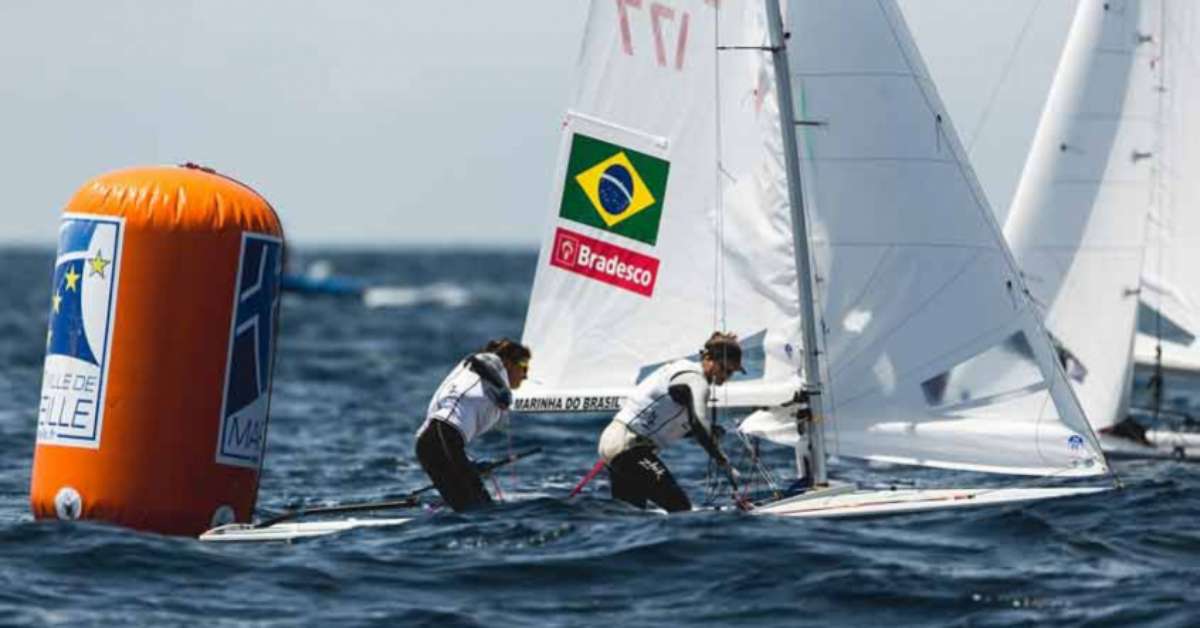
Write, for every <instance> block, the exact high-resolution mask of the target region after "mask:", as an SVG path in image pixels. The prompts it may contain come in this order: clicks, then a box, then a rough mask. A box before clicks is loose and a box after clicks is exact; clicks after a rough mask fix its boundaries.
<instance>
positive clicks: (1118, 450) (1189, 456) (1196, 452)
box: [1100, 430, 1200, 462]
mask: <svg viewBox="0 0 1200 628" xmlns="http://www.w3.org/2000/svg"><path fill="white" fill-rule="evenodd" d="M1146 439H1147V440H1149V441H1150V443H1151V446H1146V445H1143V444H1140V443H1136V442H1134V441H1131V440H1129V439H1127V438H1119V437H1116V436H1110V435H1102V436H1101V437H1100V446H1101V447H1103V448H1104V453H1105V454H1107V455H1108V456H1109V457H1110V458H1121V459H1126V460H1183V461H1187V462H1200V434H1196V433H1189V432H1172V431H1169V430H1149V431H1147V432H1146Z"/></svg>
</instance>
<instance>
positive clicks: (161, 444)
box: [30, 164, 284, 535]
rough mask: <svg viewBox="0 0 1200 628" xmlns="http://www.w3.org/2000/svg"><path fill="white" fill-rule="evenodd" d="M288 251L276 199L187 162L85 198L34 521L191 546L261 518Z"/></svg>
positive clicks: (60, 264)
mask: <svg viewBox="0 0 1200 628" xmlns="http://www.w3.org/2000/svg"><path fill="white" fill-rule="evenodd" d="M283 246H284V245H283V230H282V228H281V226H280V223H279V218H278V216H277V215H276V214H275V210H274V209H272V207H271V205H270V204H269V203H267V201H266V200H264V199H263V198H262V197H261V196H259V195H258V194H257V193H256V192H254V191H253V190H251V189H250V188H249V187H247V186H245V185H243V184H241V183H238V182H237V181H234V180H232V179H229V178H227V177H224V176H221V175H219V174H216V173H214V172H213V171H211V170H207V169H203V168H198V167H195V166H191V165H190V164H189V165H188V166H185V167H152V168H134V169H129V170H122V171H118V172H112V173H109V174H105V175H102V176H99V177H96V178H95V179H92V180H91V181H89V182H87V183H86V184H85V185H84V186H83V187H82V188H81V189H80V190H79V191H78V192H77V193H76V194H75V196H74V197H73V198H72V199H71V201H70V202H69V203H68V204H67V207H66V209H65V211H64V214H63V217H62V225H61V227H60V228H59V238H58V255H57V258H56V260H55V263H54V281H53V285H52V289H53V293H52V295H51V300H50V317H49V318H50V323H49V330H48V331H47V334H46V362H45V370H44V373H43V379H42V394H41V401H40V404H39V408H38V424H37V446H36V448H35V450H34V457H33V478H32V483H31V486H30V501H31V503H32V507H33V513H34V516H35V517H37V518H39V519H44V518H55V517H57V518H60V519H96V520H102V521H109V522H112V523H117V524H120V525H124V526H129V527H133V528H137V529H142V530H151V531H155V532H161V533H164V534H188V535H195V534H199V533H200V532H203V531H204V530H206V529H208V528H209V527H211V526H213V525H215V524H220V523H226V522H230V521H249V520H250V516H251V513H252V512H253V510H254V503H255V499H256V497H257V492H258V476H259V471H260V469H261V467H262V459H263V452H264V448H265V444H266V435H267V418H268V408H269V405H270V398H271V372H272V366H273V362H274V349H275V334H276V329H277V327H278V325H277V321H278V310H279V285H280V273H281V270H282V262H283V253H284V251H283Z"/></svg>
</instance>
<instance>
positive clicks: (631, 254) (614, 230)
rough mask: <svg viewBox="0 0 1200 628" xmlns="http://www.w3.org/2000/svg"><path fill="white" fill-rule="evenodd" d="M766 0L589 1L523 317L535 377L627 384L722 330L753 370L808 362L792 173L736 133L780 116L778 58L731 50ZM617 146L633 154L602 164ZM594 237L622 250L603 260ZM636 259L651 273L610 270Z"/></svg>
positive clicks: (769, 373)
mask: <svg viewBox="0 0 1200 628" xmlns="http://www.w3.org/2000/svg"><path fill="white" fill-rule="evenodd" d="M756 4H757V3H740V4H737V5H733V4H731V3H720V6H721V7H722V10H721V11H720V12H719V14H718V11H717V9H716V6H717V5H718V3H716V2H711V1H701V0H695V1H688V2H671V3H650V2H636V3H635V2H623V1H613V0H605V1H600V2H594V3H592V5H591V10H590V13H589V16H588V23H587V27H586V33H585V39H584V43H583V47H582V50H581V52H580V57H579V62H578V64H577V76H578V79H577V84H576V86H575V88H574V93H573V95H572V97H571V104H570V108H569V111H568V113H567V115H566V117H565V119H564V120H563V135H562V143H561V146H560V149H559V155H560V156H559V160H558V166H557V170H556V172H555V174H554V181H555V186H554V188H553V191H552V194H551V199H550V220H549V221H548V226H547V228H546V231H545V232H544V234H543V237H542V247H541V254H540V256H539V259H538V265H537V271H536V272H537V274H536V277H535V280H534V287H533V292H532V296H531V302H530V306H529V312H528V316H527V318H526V323H525V331H524V340H525V342H527V343H529V344H530V345H531V346H532V347H533V350H534V355H535V358H534V360H533V361H532V365H531V367H532V370H531V373H530V384H527V386H530V387H531V388H537V387H542V388H562V387H603V386H608V387H612V386H630V385H632V384H634V383H635V382H637V381H638V379H639V378H640V377H641V376H642V375H644V374H645V373H647V372H648V371H649V370H650V369H651V368H652V367H653V366H654V365H657V364H661V363H663V362H666V361H669V360H673V359H677V358H679V357H685V356H695V355H696V354H697V352H698V351H699V349H700V347H701V345H702V344H703V342H704V340H706V339H707V338H708V336H709V334H711V333H712V332H713V330H714V329H725V330H729V331H733V332H736V333H737V334H738V335H739V337H740V338H741V339H742V342H743V346H744V347H745V349H746V356H747V358H748V359H747V360H746V366H747V368H748V369H749V370H750V373H749V375H748V376H745V377H743V379H751V380H754V379H766V380H769V381H777V380H785V379H788V378H794V377H795V374H796V372H797V369H798V364H799V359H800V354H799V352H798V351H797V350H796V347H797V338H798V337H799V328H800V325H799V318H798V317H799V305H798V302H799V299H798V292H797V287H796V286H797V283H796V282H797V278H796V271H795V267H794V255H793V246H792V235H791V224H790V218H789V214H788V205H787V202H786V199H787V194H786V185H785V184H784V183H783V182H782V174H781V173H782V170H781V169H780V167H779V165H778V164H772V163H769V160H766V159H765V157H766V156H769V155H770V153H768V152H767V150H768V149H767V147H764V146H763V144H762V143H761V142H757V141H753V140H752V141H750V142H744V141H742V140H741V139H740V138H741V137H742V136H743V135H749V137H752V138H756V137H762V136H764V135H773V136H774V137H778V135H779V132H778V116H777V115H775V116H763V115H762V112H763V110H764V109H768V110H769V109H770V108H771V107H773V106H774V103H773V101H772V100H771V99H769V98H763V94H762V92H761V89H762V87H763V79H764V77H769V76H770V68H766V69H765V70H764V69H763V67H762V56H763V55H761V54H760V53H758V52H755V51H736V52H730V53H728V54H726V53H721V56H720V58H718V52H717V37H718V33H719V34H720V38H721V40H722V42H723V43H724V44H725V45H731V46H761V45H763V43H764V39H763V37H764V36H763V33H764V32H765V31H764V29H763V28H762V27H761V22H756V21H755V20H761V13H762V12H761V8H758V9H757V10H755V5H756ZM718 20H719V23H718ZM718 68H719V69H718ZM756 90H760V91H757V92H756ZM718 103H720V104H718ZM718 106H720V107H721V108H722V115H721V117H720V120H719V121H718V118H717V115H716V114H717V109H718ZM763 124H766V125H774V128H773V131H772V132H771V133H764V132H762V131H760V130H759V125H763ZM779 141H780V140H778V139H776V140H775V147H774V148H775V152H774V155H776V156H777V155H779V149H778V144H779ZM585 149H587V150H585ZM592 149H595V150H592ZM618 153H624V154H626V155H627V156H628V157H629V158H630V159H631V161H630V163H629V164H628V166H629V167H628V168H626V167H625V165H624V164H623V162H621V163H618V161H619V159H618V161H612V162H606V161H605V160H606V159H608V158H610V157H612V158H615V157H616V155H617V154H618ZM593 164H596V165H601V166H603V167H601V168H600V170H595V171H589V170H588V168H591V167H592V166H593ZM613 167H615V169H613V170H612V171H611V172H608V170H609V169H610V168H613ZM622 168H624V169H625V170H627V171H628V176H627V177H626V174H625V173H623V172H622ZM662 171H665V175H663V176H662V177H661V178H664V179H665V182H664V183H663V185H661V186H656V183H655V181H654V180H653V179H654V177H655V176H656V174H655V173H661V172H662ZM597 172H599V173H600V176H599V179H596V178H595V177H593V176H592V175H595V174H596V173H597ZM606 172H607V173H608V174H607V176H606V175H605V173H606ZM634 172H637V173H638V177H634V176H633V173H634ZM623 177H625V178H627V179H628V181H629V187H630V188H631V190H630V191H629V192H630V193H629V194H628V203H629V204H628V207H626V205H625V203H626V194H625V187H624V186H625V183H623V181H624V180H625V179H623ZM635 178H641V179H644V183H645V191H646V192H647V193H649V196H646V195H642V196H639V195H638V193H637V189H641V188H638V184H637V182H636V181H635V180H634V179H635ZM601 185H604V186H607V187H606V191H604V192H603V193H602V192H601V191H599V188H598V186H601ZM593 188H595V189H593ZM593 191H594V192H595V194H594V198H595V199H596V202H594V201H593V198H591V197H589V194H591V193H592V192H593ZM651 197H653V199H654V203H653V204H651V205H649V206H647V207H646V208H645V209H641V210H639V211H637V212H635V213H633V214H630V215H628V216H627V217H625V214H624V213H622V212H633V211H634V208H637V207H638V206H639V202H638V199H641V202H642V203H644V202H647V201H648V199H650V198H651ZM604 203H609V206H610V207H609V208H611V209H614V210H616V211H615V213H613V212H609V211H607V210H606V208H605V205H604ZM654 212H658V213H657V214H656V215H654ZM648 214H649V215H651V216H650V218H655V217H656V218H657V220H652V219H651V220H648V219H647V215H648ZM613 221H616V222H613ZM639 221H640V223H641V224H638V223H639ZM610 223H612V224H610ZM635 227H636V229H635ZM584 247H587V249H588V253H587V255H586V256H584V257H582V258H581V253H580V252H581V250H582V249H583V248H584ZM597 251H600V256H601V257H603V258H604V259H605V260H614V259H615V260H617V261H616V263H615V264H613V263H612V262H610V261H605V262H596V255H597V253H596V252H597ZM581 260H582V261H581ZM597 263H600V264H608V266H605V267H604V268H600V269H597V268H596V266H595V264H597ZM622 264H627V265H632V266H634V267H636V268H637V269H651V268H652V267H653V268H654V277H653V280H652V281H647V280H648V275H647V274H646V273H642V272H638V271H636V270H635V271H631V272H632V273H633V274H636V275H637V278H636V281H633V282H632V283H633V285H626V284H628V283H629V282H623V280H622V279H621V278H620V277H615V278H614V277H613V276H612V275H610V274H606V273H608V271H609V270H610V269H616V270H617V271H618V273H617V274H619V270H620V268H621V265H622ZM627 270H628V269H627ZM523 392H525V391H523Z"/></svg>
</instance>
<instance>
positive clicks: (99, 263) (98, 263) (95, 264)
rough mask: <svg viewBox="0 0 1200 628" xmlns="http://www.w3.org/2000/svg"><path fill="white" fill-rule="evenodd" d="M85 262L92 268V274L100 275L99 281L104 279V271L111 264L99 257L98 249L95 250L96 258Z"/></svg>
mask: <svg viewBox="0 0 1200 628" xmlns="http://www.w3.org/2000/svg"><path fill="white" fill-rule="evenodd" d="M87 262H88V266H91V267H92V274H93V275H100V278H101V279H103V278H104V269H105V268H107V267H108V265H109V264H111V263H112V261H111V260H106V259H104V258H103V257H101V256H100V249H96V257H93V258H91V259H89V260H88V261H87Z"/></svg>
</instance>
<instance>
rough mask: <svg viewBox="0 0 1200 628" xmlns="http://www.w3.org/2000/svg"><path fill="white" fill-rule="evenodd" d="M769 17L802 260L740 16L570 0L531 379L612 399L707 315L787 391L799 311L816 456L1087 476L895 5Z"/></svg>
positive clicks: (1040, 342)
mask: <svg viewBox="0 0 1200 628" xmlns="http://www.w3.org/2000/svg"><path fill="white" fill-rule="evenodd" d="M787 8H788V11H787V13H788V18H789V23H790V28H789V29H788V30H789V31H790V39H788V43H787V49H788V63H789V64H790V67H791V75H790V85H787V86H785V87H786V88H788V89H791V90H792V96H793V100H794V102H795V109H796V111H795V112H794V117H795V123H796V125H797V129H798V130H799V135H800V138H799V143H798V147H797V150H798V157H799V162H800V174H801V177H800V178H801V180H802V187H803V188H804V190H803V195H804V199H805V204H806V207H804V208H803V211H804V212H806V215H807V217H808V221H809V223H810V226H811V228H812V233H811V237H810V240H809V241H807V242H802V243H801V244H806V245H807V248H809V249H810V251H811V256H812V260H813V265H814V269H815V275H814V276H812V277H806V276H800V273H798V272H797V265H796V260H797V254H798V253H799V254H800V255H804V254H806V253H805V252H804V251H799V252H798V251H797V250H796V247H795V241H794V232H795V229H796V228H797V225H794V224H793V220H792V208H791V205H790V203H789V201H788V191H789V190H788V185H787V176H786V171H785V167H784V163H785V155H784V150H785V149H784V142H783V141H782V139H781V124H782V121H783V120H791V119H792V116H791V115H787V116H781V115H780V112H779V110H778V108H777V107H775V106H774V103H775V102H776V101H775V97H776V94H775V93H774V90H775V89H776V85H775V80H774V69H773V66H772V64H771V57H770V53H769V51H768V50H765V49H764V48H765V47H766V45H767V42H768V41H769V38H768V37H767V34H766V33H767V31H766V28H765V18H764V11H763V5H762V4H760V3H758V2H744V3H734V2H715V1H713V0H694V1H675V2H669V3H667V2H643V1H641V0H617V1H603V0H602V1H599V2H593V4H592V6H591V12H590V14H589V18H588V25H587V29H586V38H585V42H584V45H583V49H582V52H581V55H580V59H579V63H578V68H577V69H578V72H577V76H578V77H579V78H578V84H577V86H576V88H575V91H574V95H573V97H572V101H571V105H570V109H569V112H568V114H567V115H566V117H565V119H564V121H563V139H562V144H561V147H560V158H559V162H558V168H557V171H556V173H555V182H556V183H555V188H554V191H553V193H552V198H551V219H550V221H549V225H548V226H547V229H546V231H545V233H544V235H543V239H542V249H541V254H540V257H539V260H538V267H537V275H536V277H535V282H534V288H533V293H532V296H531V303H530V306H529V312H528V317H527V319H526V326H525V333H524V339H525V342H527V343H528V344H530V345H531V346H532V347H533V349H534V351H535V355H536V358H535V360H534V361H533V366H532V369H533V370H532V372H531V373H530V385H532V386H531V387H538V388H540V390H542V391H553V390H555V389H563V388H574V389H589V388H590V389H610V390H621V389H627V388H628V387H631V386H632V385H634V384H635V383H636V382H637V381H638V379H639V378H640V377H641V376H643V375H644V374H646V373H647V372H649V370H650V369H652V368H653V367H654V366H655V365H657V364H661V363H663V362H666V361H668V360H672V359H676V358H679V357H684V356H694V355H695V354H696V352H697V350H698V348H699V345H700V343H701V342H702V341H703V339H704V338H706V337H707V336H708V334H709V333H711V332H712V331H713V330H714V329H725V330H730V331H734V332H736V333H738V334H739V336H740V337H741V338H742V339H743V342H744V345H745V346H746V348H747V349H748V351H747V354H748V355H750V356H755V355H757V356H758V359H757V360H756V361H752V362H751V363H750V366H751V369H750V370H751V373H750V374H749V375H748V376H747V378H746V379H749V380H751V384H750V385H753V384H754V383H778V384H780V385H793V386H798V385H799V380H800V378H799V377H798V375H800V374H802V365H803V363H804V353H803V352H804V351H805V348H804V347H803V346H802V341H801V338H802V334H801V333H800V329H801V322H802V317H806V316H815V317H816V318H817V319H819V320H818V322H819V323H820V324H819V329H820V330H821V332H822V334H821V335H822V338H821V341H820V342H821V343H822V344H823V345H824V346H822V347H817V350H818V351H820V357H821V364H822V369H821V370H822V372H821V373H819V374H817V376H816V377H814V378H813V379H815V380H816V381H817V382H818V383H819V385H820V390H819V394H818V395H817V396H816V397H815V399H817V400H818V401H817V402H818V403H821V404H823V405H822V407H823V409H824V412H823V413H822V414H823V415H824V416H825V417H827V420H826V421H825V422H824V423H823V424H822V427H823V428H824V433H825V436H826V437H827V439H828V440H829V448H830V450H831V451H832V452H834V453H837V454H840V455H845V456H854V457H864V458H871V459H877V460H888V461H896V462H904V463H914V464H922V465H927V466H939V467H948V468H960V469H972V470H979V471H991V472H1001V473H1019V474H1030V475H1051V474H1062V475H1095V474H1100V473H1103V472H1105V470H1106V469H1105V464H1104V460H1103V456H1102V454H1100V453H1099V447H1098V446H1097V444H1096V441H1095V436H1094V435H1093V434H1092V432H1091V430H1090V428H1089V427H1088V425H1087V422H1086V420H1085V419H1084V417H1083V414H1082V411H1081V410H1080V408H1079V405H1078V402H1077V401H1076V400H1075V398H1074V396H1073V395H1072V392H1071V390H1070V386H1069V385H1068V384H1067V382H1066V379H1065V377H1064V375H1063V373H1062V371H1061V369H1060V368H1059V367H1058V366H1057V364H1056V361H1055V354H1054V351H1053V348H1052V347H1051V345H1050V343H1049V340H1048V338H1047V336H1046V334H1045V331H1044V329H1043V328H1042V326H1041V323H1040V321H1039V318H1038V315H1037V312H1036V310H1035V309H1034V308H1033V307H1032V305H1031V304H1030V302H1029V301H1028V299H1027V297H1026V295H1025V293H1024V288H1023V283H1022V281H1021V279H1020V276H1019V275H1018V273H1017V272H1016V270H1015V265H1014V263H1013V260H1012V258H1011V256H1010V254H1009V253H1008V250H1007V249H1006V248H1005V245H1004V242H1003V239H1002V237H1001V234H1000V230H999V228H998V226H997V225H996V224H995V221H994V218H992V214H991V211H990V209H989V208H988V206H987V204H986V201H985V200H984V197H983V194H982V192H981V191H980V188H979V185H978V183H977V181H976V179H975V175H974V173H973V172H972V171H971V169H970V167H969V165H968V162H967V160H966V157H965V154H964V151H963V150H962V147H961V146H960V145H959V142H958V140H957V136H956V134H955V132H954V130H953V127H952V125H951V124H950V120H949V117H948V115H947V114H946V113H945V108H944V107H943V106H942V104H941V102H940V100H939V99H938V97H937V94H936V91H935V90H934V88H933V85H932V82H931V80H930V78H929V73H928V72H927V70H926V68H925V66H924V63H923V62H922V61H921V59H920V55H919V54H918V53H917V50H916V47H915V45H914V44H913V42H912V38H911V35H910V34H909V32H908V29H907V27H906V26H905V24H904V20H903V18H902V17H901V15H900V12H899V11H898V10H897V9H896V7H895V6H894V4H893V3H892V2H888V1H877V0H848V1H841V2H836V3H831V2H817V1H812V0H809V1H802V0H793V1H792V2H789V3H788V4H787ZM809 281H811V282H813V284H812V285H813V286H814V287H815V291H816V293H817V295H818V305H817V307H818V309H817V310H816V312H817V313H816V314H815V315H814V314H813V313H810V312H806V311H804V309H803V308H802V307H801V305H800V303H801V301H800V299H799V297H798V293H799V286H800V285H801V284H800V283H799V282H809ZM742 385H746V384H742ZM734 387H735V386H727V388H734ZM532 392H533V394H536V391H532ZM526 394H530V393H526Z"/></svg>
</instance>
